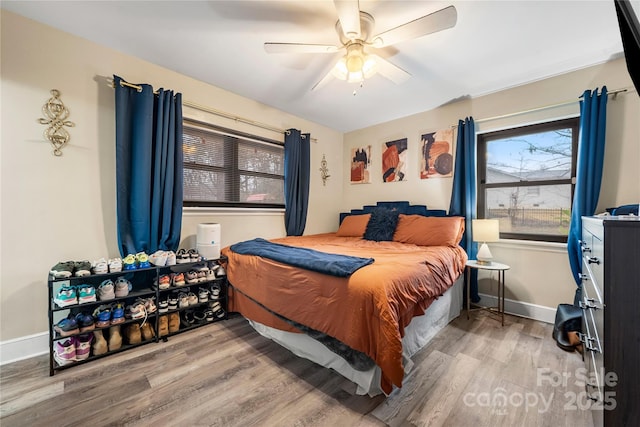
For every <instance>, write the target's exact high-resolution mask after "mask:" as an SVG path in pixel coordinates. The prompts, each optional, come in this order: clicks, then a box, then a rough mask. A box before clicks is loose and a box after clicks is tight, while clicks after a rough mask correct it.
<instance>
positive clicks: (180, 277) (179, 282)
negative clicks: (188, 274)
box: [173, 273, 186, 286]
mask: <svg viewBox="0 0 640 427" xmlns="http://www.w3.org/2000/svg"><path fill="white" fill-rule="evenodd" d="M185 284H186V283H185V281H184V273H176V274H175V275H174V276H173V286H184V285H185Z"/></svg>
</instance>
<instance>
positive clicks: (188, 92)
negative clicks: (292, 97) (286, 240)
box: [0, 10, 342, 360]
mask: <svg viewBox="0 0 640 427" xmlns="http://www.w3.org/2000/svg"><path fill="white" fill-rule="evenodd" d="M0 13H1V27H2V28H1V31H2V32H1V42H2V44H1V55H2V56H1V61H2V62H1V77H2V80H1V84H0V90H1V95H0V96H1V105H2V107H3V108H2V111H1V114H2V116H1V119H2V129H1V133H0V136H1V145H0V153H1V157H0V159H1V160H0V161H1V171H0V185H1V190H2V192H1V198H0V202H1V217H0V220H1V223H0V225H1V229H0V232H1V233H2V235H1V253H0V342H5V341H7V340H11V339H20V338H21V337H26V336H30V335H32V334H42V333H43V332H45V331H47V328H48V326H47V285H46V279H47V274H48V271H49V269H50V268H51V266H53V265H54V264H55V263H56V262H58V261H64V260H81V259H88V260H93V259H98V258H101V257H114V256H116V255H118V249H117V237H116V226H115V223H116V216H115V212H116V206H115V151H114V147H115V123H114V92H113V89H111V88H110V87H108V86H107V85H106V78H107V77H111V76H112V75H113V74H117V75H119V76H121V77H123V78H124V79H126V80H127V81H129V82H132V83H137V82H142V83H149V84H151V85H153V86H154V88H159V87H164V88H165V89H173V90H175V91H178V92H182V94H183V99H184V100H185V101H190V102H193V103H197V104H200V105H204V106H208V107H210V108H214V109H217V110H221V111H225V112H227V113H230V114H233V115H236V116H240V117H247V118H251V119H254V120H256V121H259V122H262V123H266V124H268V125H270V126H273V127H276V128H282V129H287V128H291V127H293V128H297V129H301V130H302V131H303V132H310V133H311V135H312V137H313V138H315V139H317V142H312V143H311V165H312V175H311V197H310V202H309V204H310V209H309V217H308V221H307V229H306V232H307V233H318V232H326V231H332V230H335V228H336V220H335V218H337V215H338V212H339V208H340V200H341V191H342V171H341V168H340V167H339V165H340V161H341V159H342V134H341V133H340V132H337V131H334V130H331V129H328V128H326V127H323V126H320V125H318V124H315V123H312V122H309V121H306V120H303V119H301V118H298V117H295V116H293V115H290V114H286V113H283V112H282V111H279V110H276V109H273V108H270V107H268V106H266V105H263V104H259V103H257V102H255V101H253V100H250V99H247V98H243V97H240V96H237V95H235V94H233V93H230V92H227V91H224V90H222V89H220V88H216V87H213V86H210V85H206V84H204V83H202V82H199V81H196V80H194V79H191V78H188V77H186V76H183V75H180V74H177V73H175V72H172V71H169V70H166V69H164V68H161V67H158V66H156V65H154V64H151V63H148V62H145V61H142V60H139V59H136V58H133V57H130V56H127V55H124V54H121V53H119V52H116V51H114V50H111V49H108V48H105V47H102V46H99V45H96V44H94V43H91V42H88V41H86V40H83V39H80V38H78V37H75V36H72V35H69V34H67V33H63V32H61V31H58V30H55V29H53V28H50V27H47V26H44V25H41V24H39V23H36V22H34V21H31V20H28V19H25V18H23V17H20V16H18V15H15V14H13V13H11V12H7V11H4V10H2V11H1V12H0ZM54 88H55V89H58V90H59V91H60V92H61V93H62V96H61V99H62V101H63V102H64V104H65V105H66V106H67V107H68V109H69V111H70V117H69V120H70V121H72V122H74V123H75V127H73V128H70V129H69V131H70V133H71V140H70V144H69V145H68V146H67V147H65V148H64V149H63V153H64V154H63V156H61V157H54V156H53V155H52V149H51V146H50V145H49V143H48V142H46V141H45V140H44V138H43V130H44V129H45V126H43V125H41V124H39V123H38V122H37V119H38V118H40V117H43V116H42V106H43V105H44V104H45V103H46V101H47V99H49V98H50V96H51V95H50V93H49V91H50V90H51V89H54ZM184 115H185V116H186V117H195V118H200V119H202V118H204V117H203V116H207V115H208V116H209V117H208V119H210V120H212V121H214V122H215V123H217V124H220V125H222V126H226V127H231V128H236V129H238V130H240V131H245V132H250V133H254V134H260V135H263V136H266V137H269V138H272V139H276V138H278V137H281V136H279V135H278V134H274V133H273V132H269V131H265V130H261V129H259V128H255V127H252V126H249V125H242V124H241V123H235V122H234V121H231V120H228V119H223V118H219V117H215V116H211V115H210V114H208V113H202V112H199V111H195V110H193V109H190V108H185V109H184ZM323 154H325V155H326V158H327V161H328V163H329V169H330V173H331V178H330V179H329V180H328V182H327V185H326V186H323V185H322V181H321V180H320V172H319V171H318V169H319V168H320V161H321V159H322V155H323ZM200 222H220V223H222V224H223V230H222V237H223V240H222V242H223V244H225V245H226V244H231V243H234V242H236V241H240V240H244V239H246V238H249V237H255V236H265V237H276V236H282V235H284V226H283V214H282V213H276V214H273V213H266V214H262V215H256V214H255V213H236V214H230V213H228V212H226V213H221V214H219V215H217V214H216V213H215V212H211V211H205V212H199V213H198V214H194V213H191V212H189V213H186V214H185V216H184V221H183V230H182V242H183V243H184V244H185V245H186V244H189V243H190V242H191V241H192V240H193V239H192V237H193V235H194V234H195V229H196V225H197V224H198V223H200ZM2 359H3V360H4V357H2Z"/></svg>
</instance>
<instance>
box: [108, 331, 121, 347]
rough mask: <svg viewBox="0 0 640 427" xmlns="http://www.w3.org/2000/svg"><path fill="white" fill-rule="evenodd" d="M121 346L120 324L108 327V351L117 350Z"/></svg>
mask: <svg viewBox="0 0 640 427" xmlns="http://www.w3.org/2000/svg"><path fill="white" fill-rule="evenodd" d="M120 347H122V335H121V334H120V325H116V326H112V327H110V328H109V351H114V350H118V349H119V348H120Z"/></svg>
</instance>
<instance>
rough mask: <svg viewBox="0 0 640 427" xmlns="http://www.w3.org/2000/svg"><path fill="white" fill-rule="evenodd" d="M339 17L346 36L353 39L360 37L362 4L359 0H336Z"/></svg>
mask: <svg viewBox="0 0 640 427" xmlns="http://www.w3.org/2000/svg"><path fill="white" fill-rule="evenodd" d="M333 3H334V4H335V6H336V11H337V12H338V19H339V20H340V25H341V26H342V32H343V33H344V35H345V37H346V38H348V39H351V40H355V39H359V38H360V6H359V4H358V1H357V0H355V1H354V0H352V1H345V0H334V1H333Z"/></svg>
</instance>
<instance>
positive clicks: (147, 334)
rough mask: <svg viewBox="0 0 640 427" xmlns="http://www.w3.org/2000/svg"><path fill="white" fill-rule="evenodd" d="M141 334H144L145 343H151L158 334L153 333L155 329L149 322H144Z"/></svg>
mask: <svg viewBox="0 0 640 427" xmlns="http://www.w3.org/2000/svg"><path fill="white" fill-rule="evenodd" d="M169 324H171V323H169ZM140 332H141V333H142V340H143V341H150V340H152V339H154V338H155V337H156V334H155V332H154V331H153V328H152V327H151V324H150V323H149V322H144V323H143V324H142V326H140Z"/></svg>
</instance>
